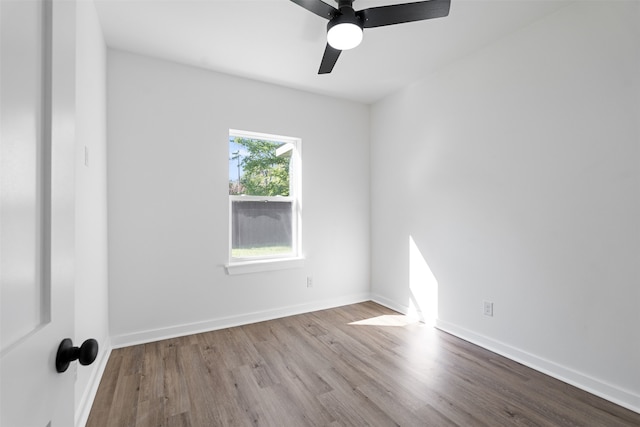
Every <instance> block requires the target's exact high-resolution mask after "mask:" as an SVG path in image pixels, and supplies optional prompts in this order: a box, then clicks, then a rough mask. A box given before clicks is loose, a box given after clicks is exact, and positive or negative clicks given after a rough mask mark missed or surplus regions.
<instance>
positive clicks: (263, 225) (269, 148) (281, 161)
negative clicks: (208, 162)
mask: <svg viewBox="0 0 640 427" xmlns="http://www.w3.org/2000/svg"><path fill="white" fill-rule="evenodd" d="M229 222H230V224H229V264H230V265H231V264H234V263H246V262H252V261H266V260H284V259H291V258H298V257H300V139H298V138H291V137H284V136H276V135H267V134H259V133H253V132H245V131H238V130H233V129H232V130H229Z"/></svg>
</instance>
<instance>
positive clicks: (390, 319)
mask: <svg viewBox="0 0 640 427" xmlns="http://www.w3.org/2000/svg"><path fill="white" fill-rule="evenodd" d="M414 323H418V320H417V319H412V318H411V317H408V316H403V315H402V314H385V315H382V316H377V317H372V318H370V319H364V320H358V321H356V322H351V323H349V324H350V325H364V326H407V325H411V324H414Z"/></svg>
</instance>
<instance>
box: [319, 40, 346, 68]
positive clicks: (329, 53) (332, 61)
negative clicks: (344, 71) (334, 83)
mask: <svg viewBox="0 0 640 427" xmlns="http://www.w3.org/2000/svg"><path fill="white" fill-rule="evenodd" d="M340 52H342V51H341V50H338V49H334V48H332V47H331V46H329V43H327V47H326V49H325V50H324V55H323V56H322V62H321V63H320V69H319V70H318V74H329V73H330V72H331V71H332V70H333V66H334V65H336V61H338V57H339V56H340Z"/></svg>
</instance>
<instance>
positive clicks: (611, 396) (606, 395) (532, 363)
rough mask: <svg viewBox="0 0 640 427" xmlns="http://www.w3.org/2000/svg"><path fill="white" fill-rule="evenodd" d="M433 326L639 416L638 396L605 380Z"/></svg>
mask: <svg viewBox="0 0 640 427" xmlns="http://www.w3.org/2000/svg"><path fill="white" fill-rule="evenodd" d="M371 299H372V301H374V302H377V303H378V304H380V305H383V306H385V307H388V308H390V309H392V310H395V311H397V312H400V313H403V314H409V312H410V308H409V307H407V306H404V305H402V304H398V303H396V302H395V301H392V300H390V299H388V298H385V297H383V296H380V295H376V294H373V295H371ZM435 327H436V328H438V329H440V330H442V331H444V332H447V333H449V334H451V335H454V336H456V337H458V338H461V339H463V340H465V341H469V342H471V343H473V344H476V345H478V346H480V347H482V348H485V349H487V350H489V351H492V352H494V353H497V354H499V355H501V356H504V357H506V358H508V359H511V360H514V361H516V362H518V363H521V364H523V365H525V366H527V367H529V368H531V369H535V370H536V371H538V372H542V373H543V374H546V375H549V376H550V377H553V378H556V379H558V380H560V381H563V382H565V383H567V384H571V385H572V386H575V387H577V388H579V389H582V390H584V391H587V392H589V393H591V394H594V395H596V396H599V397H601V398H603V399H606V400H608V401H610V402H613V403H615V404H617V405H620V406H622V407H624V408H627V409H629V410H631V411H634V412H637V413H640V396H639V395H637V394H635V393H633V392H631V391H629V390H625V389H622V388H620V387H616V386H614V385H612V384H608V383H606V382H604V381H601V380H598V379H596V378H593V377H590V376H589V375H585V374H583V373H580V372H577V371H575V370H573V369H571V368H568V367H565V366H562V365H559V364H557V363H554V362H552V361H550V360H546V359H543V358H541V357H538V356H536V355H533V354H531V353H528V352H526V351H522V350H520V349H518V348H515V347H512V346H510V345H508V344H505V343H502V342H500V341H497V340H494V339H491V338H489V337H486V336H484V335H480V334H477V333H475V332H473V331H470V330H468V329H465V328H461V327H459V326H457V325H454V324H452V323H449V322H445V321H443V320H440V319H436V321H435Z"/></svg>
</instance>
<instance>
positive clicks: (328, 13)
mask: <svg viewBox="0 0 640 427" xmlns="http://www.w3.org/2000/svg"><path fill="white" fill-rule="evenodd" d="M291 1H292V2H294V3H295V4H297V5H298V6H302V7H304V8H305V9H307V10H308V11H309V12H313V13H315V14H316V15H318V16H320V17H322V18H325V19H331V18H333V17H334V16H336V15H337V14H339V13H340V12H339V11H338V9H336V8H335V7H333V6H330V5H328V4H326V3H325V2H323V1H322V0H291Z"/></svg>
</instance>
